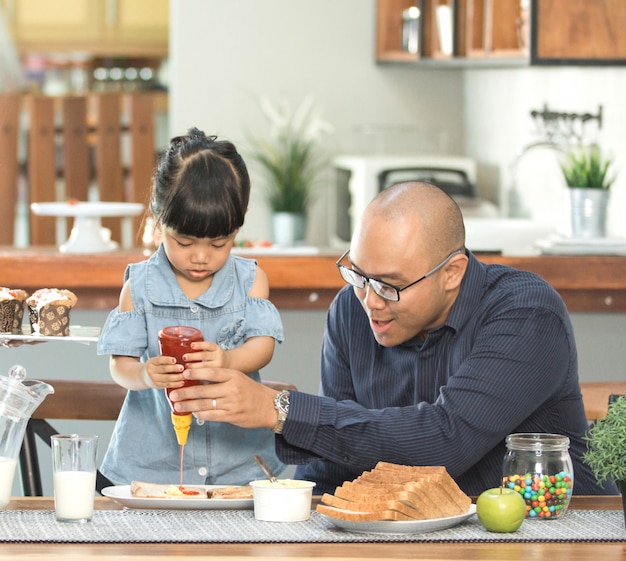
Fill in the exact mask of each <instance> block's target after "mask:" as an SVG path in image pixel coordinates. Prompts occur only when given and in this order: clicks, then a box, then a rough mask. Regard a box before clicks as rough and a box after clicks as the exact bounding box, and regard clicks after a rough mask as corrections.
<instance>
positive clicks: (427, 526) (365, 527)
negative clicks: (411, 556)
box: [322, 505, 476, 534]
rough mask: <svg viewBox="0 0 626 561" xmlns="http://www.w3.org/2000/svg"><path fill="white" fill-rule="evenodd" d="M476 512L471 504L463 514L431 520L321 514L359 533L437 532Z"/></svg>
mask: <svg viewBox="0 0 626 561" xmlns="http://www.w3.org/2000/svg"><path fill="white" fill-rule="evenodd" d="M475 513H476V505H471V506H470V508H469V509H468V511H467V512H466V513H465V514H459V515H458V516H446V517H445V518H433V519H431V520H362V521H359V520H345V519H342V518H336V517H334V516H329V515H326V514H322V516H323V517H324V518H326V520H328V521H329V522H331V523H332V524H333V526H336V527H337V528H340V529H342V530H347V531H348V532H358V533H361V534H421V533H426V532H438V531H440V530H447V529H448V528H452V527H454V526H458V525H459V524H461V523H462V522H465V521H466V520H468V519H469V518H471V517H472V516H473V515H474V514H475Z"/></svg>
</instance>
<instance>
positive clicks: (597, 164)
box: [561, 146, 615, 190]
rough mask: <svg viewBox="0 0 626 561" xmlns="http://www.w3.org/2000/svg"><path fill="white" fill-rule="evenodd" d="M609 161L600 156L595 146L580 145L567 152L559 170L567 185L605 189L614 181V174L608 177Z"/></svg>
mask: <svg viewBox="0 0 626 561" xmlns="http://www.w3.org/2000/svg"><path fill="white" fill-rule="evenodd" d="M611 163H612V161H611V159H610V158H606V159H605V158H603V157H602V154H601V153H600V150H599V149H598V147H597V146H592V147H591V148H587V149H586V148H584V147H582V148H579V149H578V150H573V151H570V152H568V153H567V158H566V161H565V162H564V163H562V164H561V170H562V171H563V175H564V176H565V181H566V183H567V186H568V187H585V188H587V189H604V190H607V189H610V187H611V185H613V182H614V181H615V176H613V177H611V178H609V177H608V172H609V167H610V165H611Z"/></svg>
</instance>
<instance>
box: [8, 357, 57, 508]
mask: <svg viewBox="0 0 626 561" xmlns="http://www.w3.org/2000/svg"><path fill="white" fill-rule="evenodd" d="M25 378H26V370H25V369H24V367H23V366H19V365H18V366H13V367H11V369H10V370H9V376H8V377H6V376H0V508H4V507H5V506H7V504H9V501H10V500H11V490H12V489H13V478H14V477H15V468H16V466H17V458H18V455H19V453H20V449H21V448H22V441H23V440H24V432H25V431H26V425H27V423H28V420H29V419H30V416H31V415H32V414H33V412H34V411H35V409H37V407H39V404H40V403H41V402H42V401H43V400H44V399H45V397H46V396H47V395H48V394H51V393H54V388H53V387H52V386H51V385H49V384H46V383H45V382H39V381H37V380H25Z"/></svg>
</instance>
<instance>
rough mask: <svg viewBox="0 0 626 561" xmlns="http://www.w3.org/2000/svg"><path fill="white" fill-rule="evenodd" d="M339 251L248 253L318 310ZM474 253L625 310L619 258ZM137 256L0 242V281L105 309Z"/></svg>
mask: <svg viewBox="0 0 626 561" xmlns="http://www.w3.org/2000/svg"><path fill="white" fill-rule="evenodd" d="M340 253H341V252H340V251H339V250H334V249H327V250H323V249H322V250H320V252H319V254H316V255H279V254H278V255H277V254H263V253H259V254H258V255H250V257H253V258H255V259H257V260H258V262H259V264H260V266H261V267H262V268H263V269H264V270H265V272H266V273H267V276H268V279H269V284H270V290H271V294H270V299H271V300H272V301H273V302H274V304H275V305H276V306H277V307H278V308H279V309H297V310H307V309H310V310H326V309H327V308H328V305H329V304H330V302H331V300H332V298H333V297H334V296H335V294H336V293H337V291H338V290H339V289H340V288H341V287H342V286H344V285H345V282H344V281H343V280H342V278H341V276H340V275H339V273H338V271H337V268H336V267H335V261H336V260H337V258H338V257H339V255H340ZM246 256H248V255H246ZM477 257H478V258H479V259H480V260H481V261H483V262H485V263H502V264H505V265H511V266H512V267H516V268H518V269H524V270H527V271H532V272H534V273H537V274H539V275H540V276H542V277H543V278H544V279H546V280H547V281H548V282H549V283H550V284H551V285H552V286H553V287H554V288H555V289H556V290H557V291H558V292H559V293H560V294H561V296H562V297H563V299H564V300H565V303H566V304H567V306H568V308H569V310H570V311H571V312H610V313H611V312H626V256H583V255H576V256H565V255H541V256H537V257H511V256H506V257H505V256H501V255H483V254H479V255H477ZM145 258H146V257H145V255H144V254H143V253H142V251H141V250H140V249H135V250H127V251H114V252H111V253H100V254H94V255H81V254H63V253H59V251H57V250H56V249H55V248H53V247H30V248H28V249H22V250H19V249H15V248H11V247H0V271H2V284H3V286H9V287H11V288H24V289H26V290H29V291H34V290H36V289H37V288H43V287H55V288H68V289H70V290H73V291H75V292H76V293H77V295H78V297H79V298H78V304H77V308H82V309H96V310H111V309H113V308H114V307H115V306H116V305H117V302H118V300H119V293H120V289H121V287H122V280H123V275H124V269H125V268H126V265H127V264H128V263H133V262H137V261H141V260H143V259H145Z"/></svg>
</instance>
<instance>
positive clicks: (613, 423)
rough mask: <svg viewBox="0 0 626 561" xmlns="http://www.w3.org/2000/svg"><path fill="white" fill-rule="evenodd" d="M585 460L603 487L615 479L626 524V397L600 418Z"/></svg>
mask: <svg viewBox="0 0 626 561" xmlns="http://www.w3.org/2000/svg"><path fill="white" fill-rule="evenodd" d="M585 440H586V441H587V451H586V452H585V453H584V454H583V461H584V462H585V463H586V464H587V465H588V466H589V467H590V468H591V469H592V470H593V473H594V475H595V477H596V480H597V481H598V483H599V484H600V485H602V484H603V483H604V482H605V481H607V480H609V479H613V480H615V482H616V483H617V486H618V487H619V490H620V492H621V493H622V504H623V507H624V524H625V525H626V396H621V397H619V398H618V399H617V400H616V401H615V402H614V403H612V404H611V405H610V406H609V411H608V413H607V415H606V417H604V418H602V419H598V420H597V421H596V422H595V424H594V425H593V426H592V427H591V429H590V430H589V434H588V435H587V436H586V437H585Z"/></svg>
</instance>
